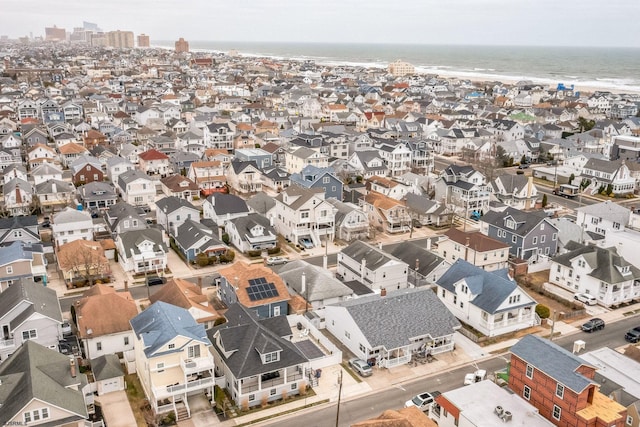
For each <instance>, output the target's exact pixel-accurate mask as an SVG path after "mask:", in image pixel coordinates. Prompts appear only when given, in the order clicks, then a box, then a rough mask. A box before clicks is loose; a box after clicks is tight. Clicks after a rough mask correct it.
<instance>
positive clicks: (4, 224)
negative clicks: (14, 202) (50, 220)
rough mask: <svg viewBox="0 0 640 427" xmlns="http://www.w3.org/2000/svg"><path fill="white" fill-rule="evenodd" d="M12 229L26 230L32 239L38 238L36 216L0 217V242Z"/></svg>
mask: <svg viewBox="0 0 640 427" xmlns="http://www.w3.org/2000/svg"><path fill="white" fill-rule="evenodd" d="M14 230H23V231H26V232H27V233H29V234H30V235H31V237H33V238H34V239H36V240H40V235H39V234H38V217H37V216H35V215H29V216H14V217H9V218H0V242H4V241H5V239H6V238H7V236H8V235H9V234H11V233H13V231H14Z"/></svg>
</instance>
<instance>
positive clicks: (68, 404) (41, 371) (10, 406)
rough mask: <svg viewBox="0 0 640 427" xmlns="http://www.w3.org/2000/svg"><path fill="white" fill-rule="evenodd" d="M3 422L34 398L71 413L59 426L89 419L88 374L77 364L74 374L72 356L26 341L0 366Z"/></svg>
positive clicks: (0, 403)
mask: <svg viewBox="0 0 640 427" xmlns="http://www.w3.org/2000/svg"><path fill="white" fill-rule="evenodd" d="M0 381H1V382H0V405H1V406H2V411H0V424H2V425H5V424H6V423H7V422H8V421H9V420H10V419H12V418H13V417H15V416H16V415H18V413H19V411H21V410H22V409H23V408H24V407H26V406H27V404H29V403H30V402H32V401H33V400H34V399H37V400H39V401H41V402H42V403H43V404H44V405H51V406H54V407H58V408H61V409H63V410H65V411H68V412H71V415H70V416H69V417H67V418H65V419H64V420H59V421H58V422H57V423H56V425H57V424H58V423H59V424H67V423H74V422H76V423H77V422H78V421H80V420H82V419H85V418H87V407H86V405H85V402H84V396H83V394H82V392H81V391H79V390H74V387H75V388H78V389H81V388H82V387H83V386H85V385H86V384H87V377H86V375H85V374H81V373H80V372H79V368H78V367H76V375H75V377H72V376H71V367H70V363H69V358H68V357H67V356H65V355H63V354H61V353H59V352H57V351H56V350H50V349H48V348H46V347H43V346H41V345H40V344H37V343H36V342H34V341H31V340H27V341H25V342H24V344H22V346H20V348H18V349H17V350H16V351H15V353H14V354H13V355H12V356H11V357H9V358H8V359H7V360H6V361H4V362H3V363H2V364H1V365H0Z"/></svg>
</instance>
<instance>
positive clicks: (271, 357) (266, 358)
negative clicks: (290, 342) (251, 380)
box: [262, 351, 280, 363]
mask: <svg viewBox="0 0 640 427" xmlns="http://www.w3.org/2000/svg"><path fill="white" fill-rule="evenodd" d="M278 360H280V352H279V351H273V352H271V353H266V354H263V355H262V363H271V362H277V361H278Z"/></svg>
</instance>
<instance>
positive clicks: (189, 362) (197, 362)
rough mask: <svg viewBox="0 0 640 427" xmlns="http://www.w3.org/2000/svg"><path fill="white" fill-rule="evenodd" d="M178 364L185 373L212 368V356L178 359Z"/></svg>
mask: <svg viewBox="0 0 640 427" xmlns="http://www.w3.org/2000/svg"><path fill="white" fill-rule="evenodd" d="M180 366H182V370H183V371H184V373H185V374H187V375H189V374H192V373H194V372H201V371H209V370H213V367H214V365H213V356H208V357H193V358H190V359H180Z"/></svg>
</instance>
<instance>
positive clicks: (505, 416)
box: [500, 411, 512, 423]
mask: <svg viewBox="0 0 640 427" xmlns="http://www.w3.org/2000/svg"><path fill="white" fill-rule="evenodd" d="M511 417H512V415H511V411H504V412H503V413H502V417H500V418H502V422H503V423H506V422H509V421H511Z"/></svg>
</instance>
